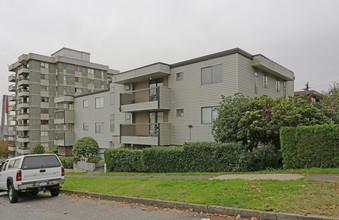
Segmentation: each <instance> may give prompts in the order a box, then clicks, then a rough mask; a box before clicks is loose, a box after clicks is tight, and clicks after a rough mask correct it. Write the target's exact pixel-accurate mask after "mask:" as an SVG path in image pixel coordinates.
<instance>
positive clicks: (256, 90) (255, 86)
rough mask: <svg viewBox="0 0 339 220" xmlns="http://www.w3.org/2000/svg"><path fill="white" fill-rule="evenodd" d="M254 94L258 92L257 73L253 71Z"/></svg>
mask: <svg viewBox="0 0 339 220" xmlns="http://www.w3.org/2000/svg"><path fill="white" fill-rule="evenodd" d="M254 94H258V73H257V72H255V73H254Z"/></svg>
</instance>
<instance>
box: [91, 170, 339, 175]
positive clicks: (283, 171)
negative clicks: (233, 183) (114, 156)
mask: <svg viewBox="0 0 339 220" xmlns="http://www.w3.org/2000/svg"><path fill="white" fill-rule="evenodd" d="M266 173H268V174H286V173H288V174H302V175H305V176H307V175H310V174H339V168H326V169H323V168H309V169H287V170H283V169H279V170H263V171H256V172H215V173H213V172H211V173H209V172H201V173H200V172H194V173H133V172H111V173H100V174H97V175H99V176H172V175H179V176H180V175H216V176H218V175H226V174H266Z"/></svg>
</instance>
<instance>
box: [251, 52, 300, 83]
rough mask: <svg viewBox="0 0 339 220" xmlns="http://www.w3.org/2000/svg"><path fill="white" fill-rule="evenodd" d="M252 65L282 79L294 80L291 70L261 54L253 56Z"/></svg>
mask: <svg viewBox="0 0 339 220" xmlns="http://www.w3.org/2000/svg"><path fill="white" fill-rule="evenodd" d="M252 66H253V67H256V68H258V69H260V70H262V71H265V72H268V73H270V74H272V75H274V76H276V77H279V78H281V79H283V80H286V81H291V80H294V73H293V72H292V71H291V70H289V69H287V68H285V67H283V66H281V65H279V64H277V63H275V62H274V61H272V60H270V59H268V58H266V57H265V56H263V55H255V56H253V60H252Z"/></svg>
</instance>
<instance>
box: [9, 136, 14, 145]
mask: <svg viewBox="0 0 339 220" xmlns="http://www.w3.org/2000/svg"><path fill="white" fill-rule="evenodd" d="M8 140H9V141H15V136H8ZM8 147H9V146H8Z"/></svg>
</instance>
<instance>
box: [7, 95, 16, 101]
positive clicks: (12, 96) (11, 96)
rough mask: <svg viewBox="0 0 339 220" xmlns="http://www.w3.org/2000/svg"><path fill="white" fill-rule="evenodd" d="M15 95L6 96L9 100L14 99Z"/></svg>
mask: <svg viewBox="0 0 339 220" xmlns="http://www.w3.org/2000/svg"><path fill="white" fill-rule="evenodd" d="M15 99H16V98H15V95H10V96H8V100H9V101H15Z"/></svg>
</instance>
